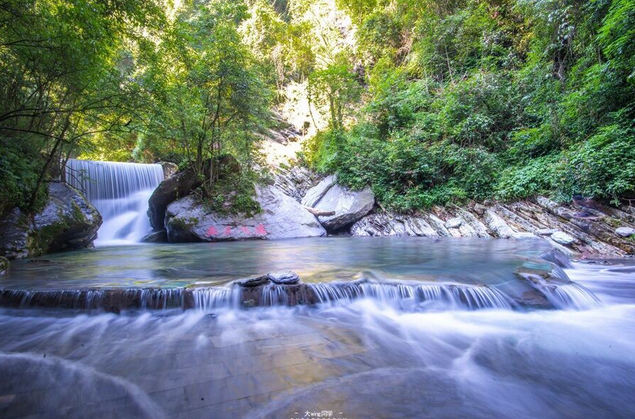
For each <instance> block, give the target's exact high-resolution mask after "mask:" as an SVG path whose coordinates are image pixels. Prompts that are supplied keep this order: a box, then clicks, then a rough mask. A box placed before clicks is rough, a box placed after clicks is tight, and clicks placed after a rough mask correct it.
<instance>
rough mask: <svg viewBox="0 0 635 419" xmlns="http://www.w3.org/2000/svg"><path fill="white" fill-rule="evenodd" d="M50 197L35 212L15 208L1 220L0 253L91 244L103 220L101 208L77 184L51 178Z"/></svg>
mask: <svg viewBox="0 0 635 419" xmlns="http://www.w3.org/2000/svg"><path fill="white" fill-rule="evenodd" d="M48 189H49V190H48V192H49V194H48V195H49V196H48V201H47V203H46V205H45V207H44V209H43V210H42V211H40V212H38V213H37V214H35V215H34V216H32V217H31V216H28V215H26V214H23V213H22V212H21V211H20V210H19V209H17V208H16V209H14V210H13V211H11V212H10V213H9V214H7V215H6V216H5V217H3V219H2V220H0V254H1V255H4V256H6V257H7V258H9V259H18V258H23V257H28V256H37V255H41V254H44V253H49V252H57V251H61V250H75V249H83V248H86V247H90V246H92V244H93V241H94V240H95V239H96V238H97V230H99V227H100V226H101V223H102V218H101V215H100V214H99V212H98V211H97V210H96V209H95V207H93V206H92V205H91V204H90V203H89V202H88V200H86V198H84V196H83V195H82V194H81V193H80V192H79V191H78V190H77V189H75V188H73V187H71V186H68V185H66V184H64V183H58V182H52V183H50V184H49V186H48Z"/></svg>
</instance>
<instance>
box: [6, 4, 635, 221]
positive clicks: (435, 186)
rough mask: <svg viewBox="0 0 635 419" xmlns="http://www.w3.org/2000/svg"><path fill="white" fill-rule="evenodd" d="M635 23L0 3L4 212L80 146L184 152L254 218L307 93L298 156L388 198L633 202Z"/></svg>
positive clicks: (509, 10) (164, 155)
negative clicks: (275, 113)
mask: <svg viewBox="0 0 635 419" xmlns="http://www.w3.org/2000/svg"><path fill="white" fill-rule="evenodd" d="M634 28H635V1H634V0H593V1H580V0H452V1H448V0H439V1H429V0H425V1H420V0H274V1H270V0H231V1H222V0H207V1H198V0H184V1H182V2H175V3H174V4H173V3H172V2H169V1H165V2H164V0H144V1H140V0H117V1H108V2H103V1H97V0H70V1H61V0H12V1H9V2H1V3H0V96H1V98H2V100H0V147H1V149H0V213H2V212H4V211H6V210H7V209H9V208H12V207H14V206H20V207H22V208H24V209H32V208H36V207H38V205H41V203H42V198H43V196H42V193H43V192H42V191H44V190H45V189H46V188H43V187H42V185H43V183H44V182H46V180H47V179H48V178H50V177H54V176H56V173H58V172H59V168H60V166H62V165H63V163H64V161H65V159H67V158H69V157H81V158H92V159H107V160H119V161H127V160H134V161H139V162H155V161H159V160H169V161H173V162H176V163H178V164H180V165H181V167H185V166H190V167H192V168H193V169H194V170H195V171H196V173H197V174H198V175H199V176H201V178H203V179H204V180H205V182H204V187H203V189H202V190H201V191H198V192H199V193H200V194H201V197H202V198H204V199H207V200H208V201H209V202H211V203H212V204H213V206H215V207H222V206H223V205H226V203H227V199H229V198H228V197H231V196H236V197H235V199H234V200H235V201H236V202H238V203H239V206H241V207H244V208H246V209H249V210H251V209H254V208H253V202H251V201H249V199H246V198H245V195H248V194H249V193H250V191H253V188H250V187H249V185H250V184H251V182H253V180H254V179H255V178H256V176H255V174H254V169H255V168H257V167H260V164H259V163H258V155H257V149H258V141H259V138H260V135H261V134H262V133H263V132H266V129H267V128H268V127H269V126H270V124H271V117H270V110H271V109H272V107H274V106H278V107H283V106H284V105H285V103H294V104H295V103H300V102H301V100H300V99H298V98H294V97H290V96H291V95H293V94H298V95H300V96H302V95H304V96H302V97H303V98H304V99H303V100H306V101H307V102H308V112H309V113H310V119H311V121H310V125H312V126H313V127H314V128H315V127H317V128H318V129H319V130H320V132H318V133H317V135H315V136H314V137H313V138H312V139H310V141H308V143H307V144H306V149H305V151H304V153H303V155H302V157H303V159H304V161H305V162H307V163H308V164H309V165H311V166H313V167H314V168H316V169H317V170H320V171H323V172H330V173H337V174H338V175H339V179H340V181H342V182H344V183H346V184H349V185H351V186H355V187H361V186H364V185H367V184H370V185H371V186H372V187H373V189H374V191H375V192H376V195H377V196H378V199H379V201H380V202H381V203H382V205H384V206H386V207H390V208H392V209H396V210H400V211H409V210H416V209H419V208H423V207H426V206H430V205H435V204H444V203H448V202H461V201H465V200H468V199H476V200H484V199H504V200H511V199H518V198H524V197H529V196H533V195H536V194H543V193H544V194H550V195H552V196H554V197H556V198H563V199H564V198H568V197H570V196H571V195H573V194H577V193H580V194H583V195H586V196H593V197H596V198H600V199H607V200H614V201H615V200H618V199H620V198H626V197H632V196H633V195H634V194H635V126H634V120H635V29H634ZM292 85H293V86H295V90H294V89H289V88H288V87H289V86H292ZM293 92H296V93H293ZM298 92H299V93H298ZM294 101H295V102H294ZM293 106H295V105H293ZM293 106H291V107H293ZM304 124H305V125H307V124H309V121H305V122H304ZM227 155H232V156H234V157H235V159H237V161H238V162H240V164H241V167H242V168H243V171H242V172H244V176H242V175H240V176H238V177H237V176H236V174H237V172H235V171H234V172H232V176H230V177H226V179H230V178H231V179H232V180H231V182H230V181H227V182H226V183H227V184H226V185H222V179H221V178H222V176H221V175H222V173H223V168H222V167H221V166H220V164H221V163H220V162H222V161H225V160H226V159H225V156H227ZM238 173H241V172H238ZM236 190H238V191H240V193H238V194H234V193H233V192H236Z"/></svg>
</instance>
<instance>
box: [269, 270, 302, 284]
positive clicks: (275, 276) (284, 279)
mask: <svg viewBox="0 0 635 419" xmlns="http://www.w3.org/2000/svg"><path fill="white" fill-rule="evenodd" d="M268 276H269V280H271V282H273V283H274V284H280V285H290V284H297V283H298V282H300V277H299V276H298V274H296V273H295V272H290V271H289V272H272V273H270V274H268Z"/></svg>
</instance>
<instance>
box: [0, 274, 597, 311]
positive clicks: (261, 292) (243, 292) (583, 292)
mask: <svg viewBox="0 0 635 419" xmlns="http://www.w3.org/2000/svg"><path fill="white" fill-rule="evenodd" d="M541 292H542V293H543V294H544V296H545V298H546V299H547V300H548V301H549V302H550V303H551V307H552V308H556V309H572V310H585V309H591V308H594V307H598V306H600V305H601V303H600V300H599V299H598V298H597V297H596V296H595V295H594V294H593V293H592V292H591V291H589V290H587V289H586V288H585V287H583V286H581V285H579V284H575V283H570V284H565V285H558V286H553V287H543V288H541ZM364 298H366V299H370V300H373V301H375V302H377V303H380V304H388V305H393V306H396V307H398V308H399V309H401V310H405V311H413V310H414V311H421V310H423V311H426V310H433V311H438V310H442V311H447V310H480V309H499V310H518V309H523V304H522V302H518V301H515V300H514V299H513V298H511V297H510V296H508V295H506V294H505V293H503V292H501V291H499V290H497V289H495V288H492V287H488V286H484V285H465V284H455V283H438V284H436V283H376V282H370V281H354V282H334V283H309V284H304V283H299V284H291V285H282V284H275V283H267V284H263V285H259V286H255V287H243V286H240V285H238V284H236V283H234V284H231V285H229V286H225V287H201V288H163V289H161V288H157V289H134V288H132V289H101V290H64V291H53V290H51V291H28V290H0V306H9V307H11V306H13V307H16V306H18V307H34V306H44V307H66V308H72V309H80V310H86V309H88V310H90V309H101V310H107V311H114V312H119V311H120V310H125V309H142V310H146V309H150V310H166V309H175V308H178V309H194V310H198V311H202V312H213V311H216V310H221V309H241V308H250V307H270V306H297V305H309V306H314V305H346V304H348V303H350V302H351V301H353V300H358V299H364Z"/></svg>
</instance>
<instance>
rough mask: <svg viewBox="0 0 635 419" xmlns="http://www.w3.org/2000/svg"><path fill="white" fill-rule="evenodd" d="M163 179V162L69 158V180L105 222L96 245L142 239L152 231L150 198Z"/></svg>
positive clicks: (67, 177) (67, 176)
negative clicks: (141, 162) (148, 212)
mask: <svg viewBox="0 0 635 419" xmlns="http://www.w3.org/2000/svg"><path fill="white" fill-rule="evenodd" d="M162 180H163V169H162V168H161V165H159V164H137V163H115V162H98V161H90V160H69V161H68V163H67V164H66V181H67V182H68V183H69V184H70V185H71V186H74V187H75V188H77V189H79V190H81V191H82V192H84V194H85V195H86V198H88V200H89V201H90V202H91V204H93V205H94V206H95V208H97V210H98V211H99V213H100V214H101V216H102V218H103V220H104V222H103V224H102V226H101V228H100V229H99V233H98V238H97V240H96V241H95V244H96V245H108V244H124V243H131V242H139V241H140V240H141V238H142V237H143V236H144V235H146V234H147V233H148V232H149V231H150V221H149V219H148V216H147V211H148V199H149V198H150V195H152V192H153V191H154V190H155V189H156V187H157V186H158V185H159V183H161V181H162Z"/></svg>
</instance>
